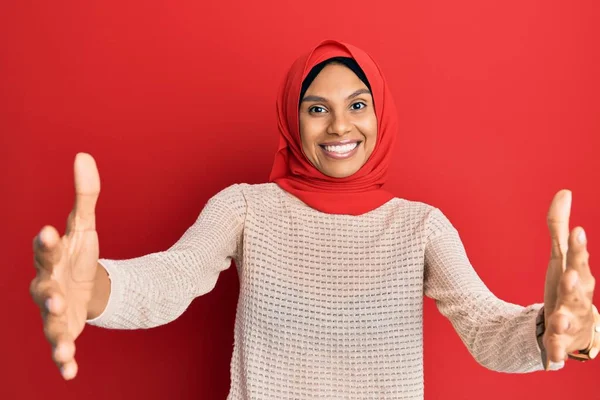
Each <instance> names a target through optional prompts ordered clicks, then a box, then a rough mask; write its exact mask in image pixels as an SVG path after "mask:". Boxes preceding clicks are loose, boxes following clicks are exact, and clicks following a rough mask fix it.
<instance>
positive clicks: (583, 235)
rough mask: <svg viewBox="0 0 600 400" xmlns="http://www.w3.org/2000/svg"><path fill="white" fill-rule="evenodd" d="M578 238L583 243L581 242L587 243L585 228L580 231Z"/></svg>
mask: <svg viewBox="0 0 600 400" xmlns="http://www.w3.org/2000/svg"><path fill="white" fill-rule="evenodd" d="M577 240H579V243H581V244H584V243H585V231H584V230H583V229H582V230H580V231H579V235H578V236H577Z"/></svg>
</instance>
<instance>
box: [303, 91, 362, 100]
mask: <svg viewBox="0 0 600 400" xmlns="http://www.w3.org/2000/svg"><path fill="white" fill-rule="evenodd" d="M361 94H371V91H370V90H369V89H358V90H357V91H356V92H354V93H352V94H351V95H350V96H348V97H347V98H346V100H351V99H353V98H355V97H358V96H360V95H361ZM305 101H315V102H322V103H326V102H327V99H326V98H325V97H321V96H314V95H311V96H304V98H303V99H302V102H305Z"/></svg>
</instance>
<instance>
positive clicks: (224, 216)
mask: <svg viewBox="0 0 600 400" xmlns="http://www.w3.org/2000/svg"><path fill="white" fill-rule="evenodd" d="M245 215H246V202H245V198H244V196H243V194H242V192H241V191H240V189H239V186H238V185H233V186H230V187H228V188H226V189H224V190H222V191H221V192H219V193H218V194H217V195H215V196H214V197H212V198H211V199H210V200H209V201H208V203H207V204H206V206H205V207H204V209H203V210H202V212H201V213H200V215H199V216H198V218H197V219H196V221H195V222H194V224H193V225H192V226H191V227H190V228H188V229H187V231H186V232H185V233H184V234H183V236H182V237H181V238H180V239H179V240H178V241H177V242H176V243H175V244H174V245H173V246H171V247H170V248H169V249H168V250H166V251H161V252H157V253H152V254H148V255H145V256H142V257H138V258H132V259H128V260H109V259H100V260H99V263H100V264H101V265H102V266H103V267H104V268H105V269H106V271H107V273H108V275H109V279H110V281H111V291H110V296H109V300H108V303H107V306H106V308H105V310H104V311H103V313H102V314H101V315H99V316H98V317H97V318H94V319H92V320H88V321H87V323H88V324H90V325H95V326H100V327H105V328H114V329H137V328H151V327H155V326H159V325H164V324H167V323H169V322H171V321H173V320H175V319H176V318H177V317H179V316H180V315H181V314H182V313H183V312H184V311H185V310H186V309H187V307H188V306H189V305H190V303H191V302H192V300H193V299H194V298H196V297H198V296H200V295H202V294H205V293H208V292H210V291H211V290H212V289H213V288H214V286H215V284H216V282H217V278H218V276H219V273H220V272H221V271H224V270H226V269H227V268H229V266H230V265H231V261H232V259H235V260H239V256H240V255H241V252H242V232H243V227H244V220H245Z"/></svg>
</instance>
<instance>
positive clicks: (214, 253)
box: [31, 41, 600, 399]
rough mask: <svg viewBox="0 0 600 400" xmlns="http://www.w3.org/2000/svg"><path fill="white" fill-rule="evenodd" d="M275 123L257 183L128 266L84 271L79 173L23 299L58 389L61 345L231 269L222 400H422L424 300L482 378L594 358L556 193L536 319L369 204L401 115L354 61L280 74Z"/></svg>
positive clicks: (95, 188) (316, 60)
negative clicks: (29, 299) (235, 290)
mask: <svg viewBox="0 0 600 400" xmlns="http://www.w3.org/2000/svg"><path fill="white" fill-rule="evenodd" d="M277 110H278V118H279V130H280V133H281V140H280V145H279V148H278V151H277V153H276V156H275V161H274V165H273V169H272V172H271V176H270V182H269V183H265V184H260V185H247V184H239V185H233V186H231V187H228V188H226V189H224V190H223V191H221V192H220V193H218V194H217V195H215V196H214V197H213V198H211V199H210V201H209V202H208V204H207V205H206V206H205V207H204V209H203V210H202V212H201V213H200V216H199V217H198V219H197V221H196V222H195V223H194V224H193V225H192V226H191V227H190V228H189V229H188V230H187V231H186V232H185V234H184V235H183V237H182V238H181V239H180V240H179V241H178V242H177V243H176V244H174V245H173V246H172V247H171V248H169V249H168V250H166V251H163V252H158V253H154V254H149V255H146V256H143V257H139V258H134V259H130V260H107V259H101V260H98V254H99V251H98V239H97V234H96V231H95V219H94V218H95V217H94V209H95V204H96V201H97V198H98V194H99V191H100V180H99V175H98V171H97V169H96V165H95V163H94V160H93V158H92V157H91V156H89V155H87V154H78V155H77V157H76V160H75V187H76V193H77V195H76V201H75V207H74V210H73V211H72V212H71V214H70V216H69V221H68V228H67V232H66V234H65V235H64V236H63V237H62V238H61V237H60V236H59V234H58V232H57V231H56V229H54V228H53V227H50V226H47V227H44V228H43V229H42V230H41V232H40V234H39V235H38V236H36V238H35V240H34V252H35V265H36V268H37V276H36V278H35V279H34V280H33V282H32V285H31V293H32V296H33V298H34V300H35V301H36V303H37V304H38V305H39V306H40V308H41V310H42V315H43V319H44V329H45V334H46V336H47V338H48V339H49V341H50V343H51V344H52V346H53V357H54V360H55V361H56V363H57V365H58V366H59V368H60V369H61V372H62V375H63V377H64V378H65V379H72V378H73V377H75V375H76V373H77V364H76V363H75V360H74V351H75V346H74V341H75V339H76V338H77V337H78V335H79V334H80V333H81V332H82V330H83V328H84V326H85V324H86V323H89V324H92V325H96V326H102V327H110V328H122V329H135V328H146V327H152V326H158V325H162V324H166V323H168V322H170V321H172V320H174V319H176V318H177V317H178V316H179V315H181V314H182V313H183V312H184V311H185V309H186V308H187V307H188V306H189V304H190V302H191V301H192V300H193V299H194V298H196V297H198V296H200V295H202V294H204V293H207V292H209V291H210V290H211V289H212V288H213V287H214V286H215V284H216V282H217V279H218V276H219V273H220V272H221V271H223V270H225V269H227V268H228V267H229V266H230V264H231V261H232V260H235V265H236V266H237V268H238V275H239V279H240V294H239V302H238V308H237V314H236V324H235V346H234V350H233V357H232V360H231V373H232V376H231V390H230V394H229V398H230V399H264V398H277V399H284V398H294V399H309V398H310V399H313V398H342V397H343V398H353V399H361V398H378V399H422V398H423V361H422V355H423V328H422V314H423V294H425V295H427V296H430V297H432V298H434V299H435V300H436V302H437V305H438V308H439V310H440V311H441V312H442V313H443V314H444V315H445V316H447V317H448V318H449V319H450V321H451V322H452V324H453V326H454V328H455V329H456V331H457V333H458V334H459V335H460V337H461V339H462V340H463V342H464V343H465V345H466V346H467V347H468V349H469V351H470V352H471V353H472V354H473V356H474V357H475V358H476V359H477V360H478V361H479V362H480V363H481V364H482V365H484V366H485V367H487V368H490V369H494V370H498V371H504V372H528V371H535V370H540V369H543V368H546V369H550V368H552V369H557V368H561V367H562V365H563V363H564V361H565V360H566V359H567V357H568V355H569V354H570V355H571V357H572V358H580V359H588V358H594V357H595V356H596V354H597V353H598V349H599V348H600V335H595V332H597V331H598V328H597V326H598V325H599V324H600V321H598V316H597V311H595V308H594V307H593V305H592V302H591V301H592V295H593V291H594V278H593V277H592V275H591V273H590V269H589V266H588V263H587V261H588V254H587V251H586V241H585V234H584V233H583V230H582V229H581V228H576V229H574V230H573V231H572V232H569V227H568V218H569V212H570V202H571V197H570V196H571V194H570V192H568V191H561V192H559V193H558V194H557V195H556V196H555V198H554V200H553V202H552V204H551V206H550V211H549V213H548V222H549V229H550V234H551V238H552V257H551V260H550V263H549V268H548V274H547V279H546V285H545V298H544V304H534V305H531V306H528V307H521V306H518V305H514V304H509V303H506V302H504V301H501V300H499V299H498V298H496V297H495V296H494V295H493V294H492V293H491V292H490V291H489V290H488V289H487V288H486V286H485V285H484V284H483V282H482V281H481V280H480V279H479V277H478V276H477V274H476V273H475V271H474V270H473V268H472V266H471V265H470V263H469V261H468V259H467V256H466V254H465V250H464V247H463V245H462V243H461V240H460V238H459V235H458V232H457V231H456V229H455V228H454V227H453V226H452V224H451V223H450V222H449V221H448V219H447V218H446V217H445V216H444V215H443V214H442V212H441V211H440V210H438V209H437V208H435V207H432V206H430V205H427V204H423V203H420V202H413V201H407V200H403V199H400V198H396V197H394V196H393V195H392V194H391V193H388V192H387V191H385V190H383V189H382V185H383V184H384V183H385V181H386V176H387V169H388V164H389V160H390V158H391V157H392V156H393V147H394V142H395V140H396V136H397V115H396V110H395V108H394V104H393V100H392V97H391V94H390V91H389V89H388V87H387V86H386V83H385V80H384V78H383V76H382V74H381V72H380V70H379V68H378V67H377V65H376V64H375V62H374V61H373V60H372V59H371V58H370V57H369V56H368V55H367V54H366V53H365V52H363V51H361V50H360V49H357V48H356V47H353V46H350V45H347V44H343V43H339V42H335V41H325V42H323V43H321V44H319V45H318V46H317V47H315V48H314V49H313V50H312V51H310V52H309V53H307V54H305V55H304V56H302V57H301V58H299V59H298V60H297V61H296V62H295V63H294V64H293V65H292V67H291V69H290V71H289V73H288V75H287V79H286V80H285V82H284V84H283V86H282V89H281V91H280V93H279V97H278V102H277ZM540 284H541V282H540ZM549 361H550V362H549ZM552 363H554V364H552Z"/></svg>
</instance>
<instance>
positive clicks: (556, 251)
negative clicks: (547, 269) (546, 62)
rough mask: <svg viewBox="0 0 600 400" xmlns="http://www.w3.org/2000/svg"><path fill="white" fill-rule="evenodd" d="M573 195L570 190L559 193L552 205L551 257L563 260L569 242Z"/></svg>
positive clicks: (550, 212) (549, 220) (549, 221)
mask: <svg viewBox="0 0 600 400" xmlns="http://www.w3.org/2000/svg"><path fill="white" fill-rule="evenodd" d="M571 200H572V194H571V191H570V190H566V189H564V190H561V191H559V192H558V193H557V194H556V195H555V196H554V198H553V199H552V203H551V204H550V209H549V210H548V216H547V223H548V229H549V231H550V238H551V244H552V253H551V257H552V258H554V259H560V260H563V259H564V256H565V255H566V253H567V246H568V241H569V217H570V214H571Z"/></svg>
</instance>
